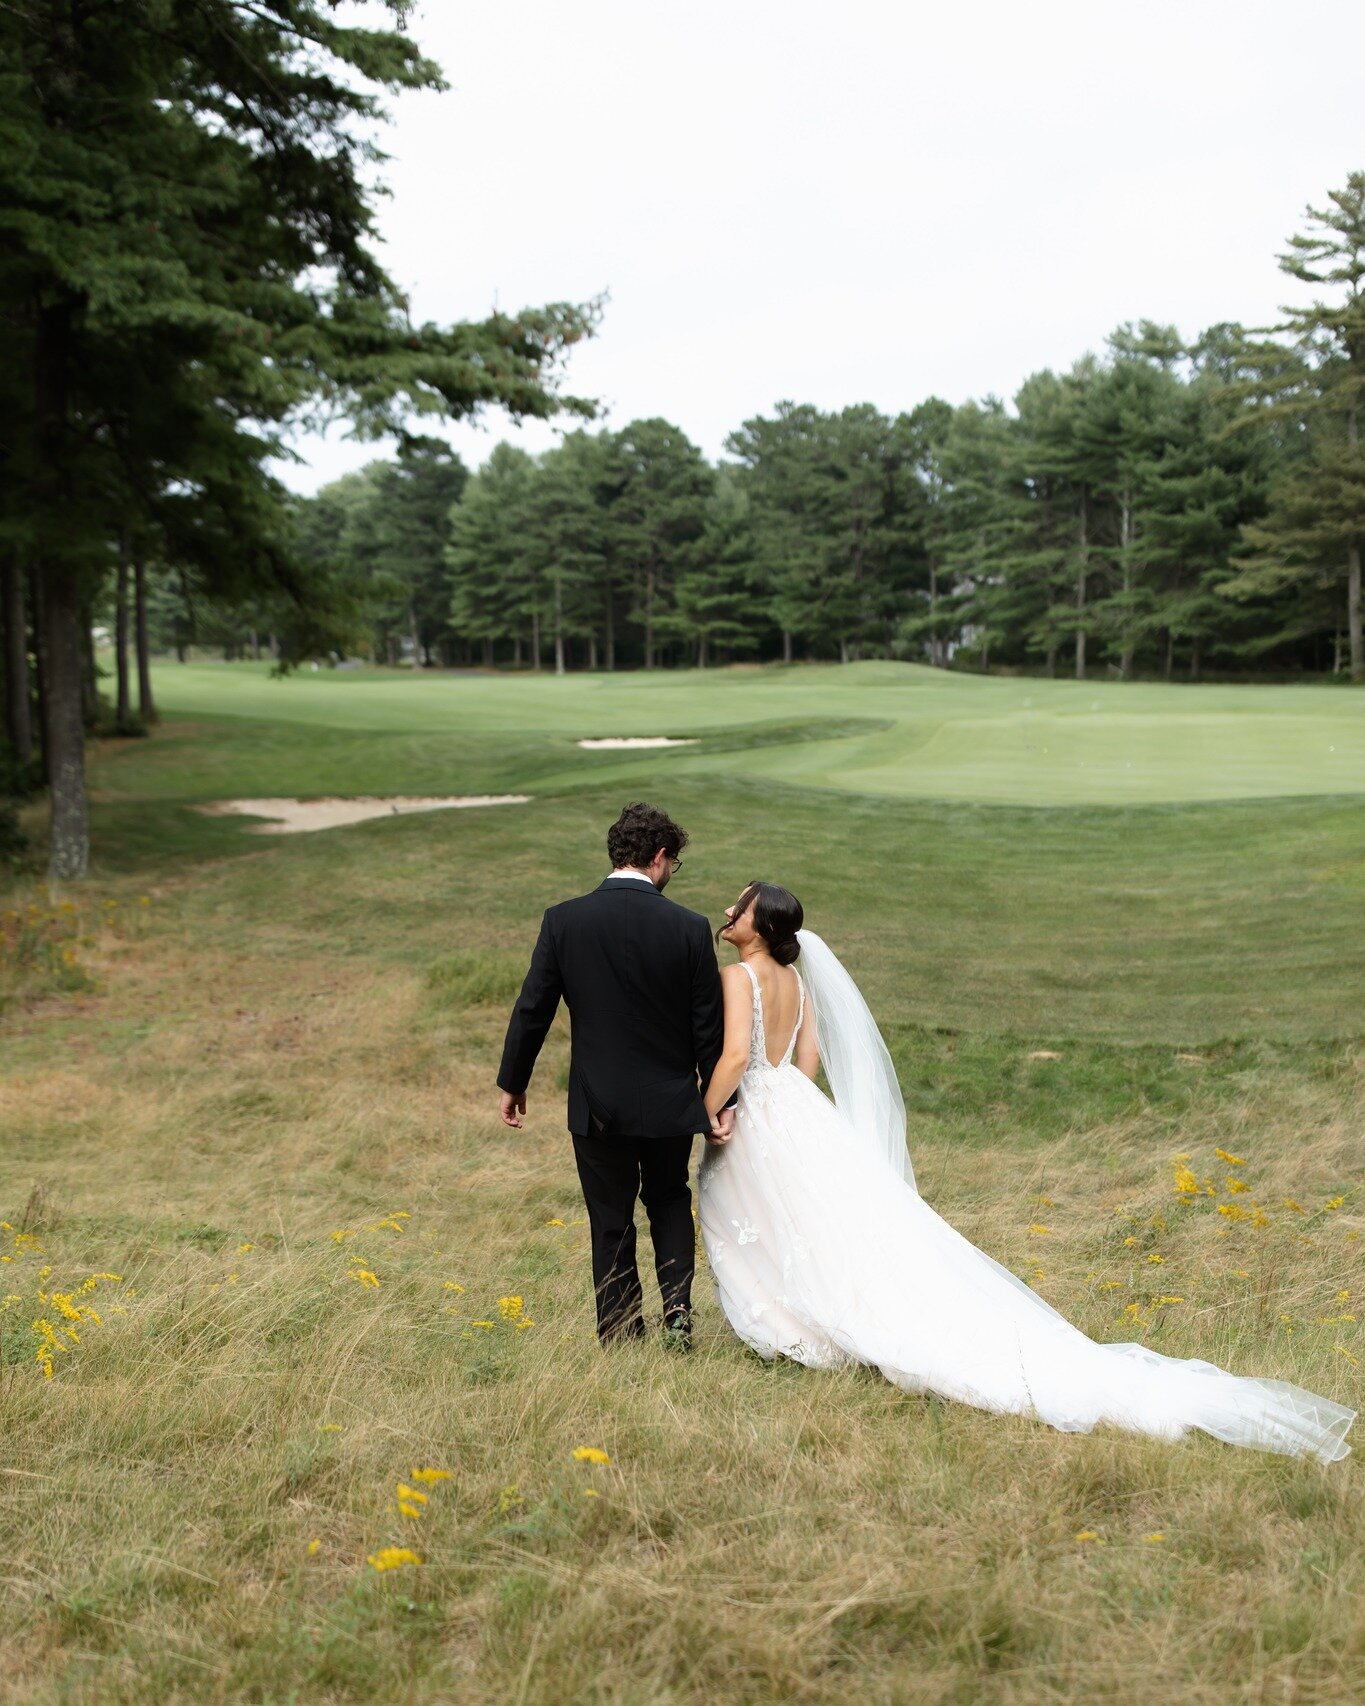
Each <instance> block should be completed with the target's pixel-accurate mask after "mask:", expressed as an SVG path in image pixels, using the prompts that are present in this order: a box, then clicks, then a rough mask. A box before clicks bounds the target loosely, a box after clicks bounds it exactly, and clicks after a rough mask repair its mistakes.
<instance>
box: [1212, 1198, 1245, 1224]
mask: <svg viewBox="0 0 1365 1706" xmlns="http://www.w3.org/2000/svg"><path fill="white" fill-rule="evenodd" d="M1218 1212H1219V1214H1223V1215H1226V1216H1227V1218H1228V1219H1229V1220H1245V1219H1246V1217H1247V1211H1246V1210H1245V1209H1244V1208H1243V1207H1242V1205H1241V1203H1239V1202H1220V1203H1219V1205H1218Z"/></svg>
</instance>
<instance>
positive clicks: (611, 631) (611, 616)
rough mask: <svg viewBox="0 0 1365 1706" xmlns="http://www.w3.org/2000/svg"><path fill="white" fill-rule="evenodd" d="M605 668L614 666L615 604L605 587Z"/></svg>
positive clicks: (609, 590)
mask: <svg viewBox="0 0 1365 1706" xmlns="http://www.w3.org/2000/svg"><path fill="white" fill-rule="evenodd" d="M607 668H608V669H615V668H616V606H615V600H614V599H613V598H612V596H611V588H610V587H608V588H607Z"/></svg>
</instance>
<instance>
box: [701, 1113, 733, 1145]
mask: <svg viewBox="0 0 1365 1706" xmlns="http://www.w3.org/2000/svg"><path fill="white" fill-rule="evenodd" d="M734 1123H735V1110H734V1109H733V1108H722V1109H721V1110H720V1112H719V1113H715V1114H712V1115H711V1131H710V1134H709V1135H708V1137H707V1139H706V1141H707V1142H708V1143H714V1144H717V1145H719V1144H722V1143H728V1142H729V1141H730V1132H731V1129H732V1127H733V1126H734Z"/></svg>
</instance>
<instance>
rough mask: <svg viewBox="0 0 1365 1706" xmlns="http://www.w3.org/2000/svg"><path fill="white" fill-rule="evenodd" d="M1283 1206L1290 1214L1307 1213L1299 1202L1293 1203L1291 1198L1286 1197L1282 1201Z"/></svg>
mask: <svg viewBox="0 0 1365 1706" xmlns="http://www.w3.org/2000/svg"><path fill="white" fill-rule="evenodd" d="M1283 1206H1284V1207H1285V1208H1287V1209H1288V1210H1289V1212H1290V1213H1291V1214H1307V1212H1308V1210H1307V1209H1306V1208H1305V1207H1304V1206H1303V1204H1302V1203H1301V1202H1295V1200H1294V1198H1293V1197H1286V1198H1285V1199H1284V1204H1283Z"/></svg>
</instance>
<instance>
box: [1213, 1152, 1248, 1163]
mask: <svg viewBox="0 0 1365 1706" xmlns="http://www.w3.org/2000/svg"><path fill="white" fill-rule="evenodd" d="M1213 1153H1214V1154H1215V1155H1216V1156H1217V1157H1218V1159H1219V1160H1220V1161H1226V1162H1227V1164H1228V1166H1229V1167H1245V1166H1246V1156H1245V1155H1229V1154H1228V1152H1227V1150H1226V1149H1215V1150H1214V1152H1213Z"/></svg>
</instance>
